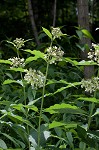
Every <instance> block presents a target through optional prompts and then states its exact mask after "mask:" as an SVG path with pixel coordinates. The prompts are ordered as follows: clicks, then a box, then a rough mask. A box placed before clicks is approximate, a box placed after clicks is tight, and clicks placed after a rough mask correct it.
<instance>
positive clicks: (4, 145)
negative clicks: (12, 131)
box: [0, 139, 7, 149]
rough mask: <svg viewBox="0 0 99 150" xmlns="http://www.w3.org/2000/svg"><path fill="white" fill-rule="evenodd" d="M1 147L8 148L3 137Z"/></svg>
mask: <svg viewBox="0 0 99 150" xmlns="http://www.w3.org/2000/svg"><path fill="white" fill-rule="evenodd" d="M0 148H3V149H7V145H6V143H5V142H4V141H3V140H2V139H0Z"/></svg>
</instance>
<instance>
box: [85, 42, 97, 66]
mask: <svg viewBox="0 0 99 150" xmlns="http://www.w3.org/2000/svg"><path fill="white" fill-rule="evenodd" d="M92 46H93V47H94V51H93V50H92V49H91V51H90V52H89V53H88V58H89V59H91V60H93V61H95V62H97V64H98V65H99V44H93V43H92Z"/></svg>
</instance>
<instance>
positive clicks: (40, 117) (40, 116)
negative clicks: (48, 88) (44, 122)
mask: <svg viewBox="0 0 99 150" xmlns="http://www.w3.org/2000/svg"><path fill="white" fill-rule="evenodd" d="M48 68H49V63H47V67H46V75H45V81H44V85H43V92H42V101H41V108H40V115H39V126H38V148H39V147H40V132H41V129H40V126H41V119H42V110H43V104H44V93H45V85H46V80H47V74H48Z"/></svg>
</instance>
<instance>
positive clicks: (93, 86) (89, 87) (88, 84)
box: [81, 77, 99, 93]
mask: <svg viewBox="0 0 99 150" xmlns="http://www.w3.org/2000/svg"><path fill="white" fill-rule="evenodd" d="M81 88H85V91H86V92H90V93H92V92H95V91H96V90H99V78H98V77H93V78H92V79H87V80H85V79H82V81H81Z"/></svg>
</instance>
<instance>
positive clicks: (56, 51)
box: [45, 46, 64, 64]
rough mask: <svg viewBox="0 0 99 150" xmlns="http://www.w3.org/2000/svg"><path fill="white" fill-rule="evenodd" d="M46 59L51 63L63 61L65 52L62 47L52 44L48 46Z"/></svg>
mask: <svg viewBox="0 0 99 150" xmlns="http://www.w3.org/2000/svg"><path fill="white" fill-rule="evenodd" d="M46 51H47V54H46V56H45V57H46V60H47V61H49V63H50V64H53V63H55V62H56V61H62V57H63V54H64V52H63V51H62V50H61V48H60V47H57V46H52V47H48V48H47V50H46Z"/></svg>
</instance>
